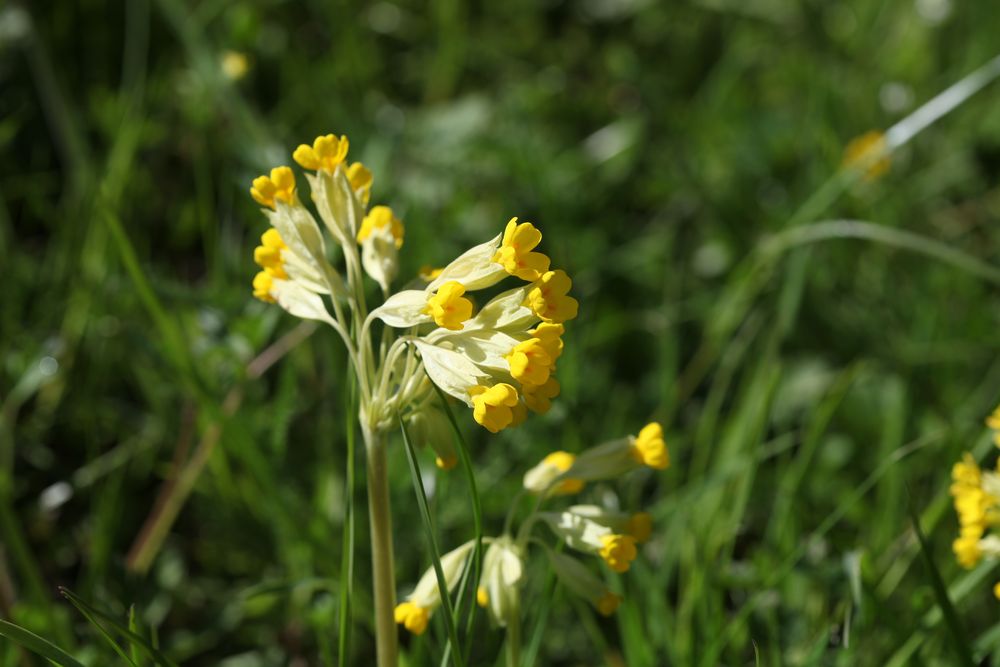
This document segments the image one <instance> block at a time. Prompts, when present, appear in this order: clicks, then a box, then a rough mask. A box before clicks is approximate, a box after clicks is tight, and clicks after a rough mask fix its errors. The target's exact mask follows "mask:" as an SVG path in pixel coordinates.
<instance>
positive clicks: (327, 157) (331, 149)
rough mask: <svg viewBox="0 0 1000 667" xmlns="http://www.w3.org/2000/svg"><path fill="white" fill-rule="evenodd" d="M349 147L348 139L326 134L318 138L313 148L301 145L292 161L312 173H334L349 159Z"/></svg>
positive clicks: (293, 154) (293, 155)
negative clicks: (321, 170) (322, 171)
mask: <svg viewBox="0 0 1000 667" xmlns="http://www.w3.org/2000/svg"><path fill="white" fill-rule="evenodd" d="M349 146H350V143H349V142H348V141H347V137H344V136H341V137H340V138H338V137H337V136H336V135H333V134H326V135H323V136H320V137H316V139H315V140H314V141H313V145H312V146H309V145H308V144H300V145H299V147H298V148H296V149H295V152H294V153H292V159H294V160H295V161H296V162H298V163H299V164H300V165H302V167H303V168H304V169H310V170H312V171H318V170H320V169H324V170H326V171H331V172H332V171H333V170H334V169H336V168H337V166H338V165H340V164H341V163H342V162H343V161H344V159H346V158H347V149H348V147H349Z"/></svg>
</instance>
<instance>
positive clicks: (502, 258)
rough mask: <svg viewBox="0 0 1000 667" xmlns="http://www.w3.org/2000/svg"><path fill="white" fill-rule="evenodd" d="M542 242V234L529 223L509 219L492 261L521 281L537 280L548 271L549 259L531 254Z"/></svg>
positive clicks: (534, 253) (540, 254)
mask: <svg viewBox="0 0 1000 667" xmlns="http://www.w3.org/2000/svg"><path fill="white" fill-rule="evenodd" d="M541 242H542V233H541V232H540V231H538V229H537V228H536V227H535V226H534V225H533V224H531V223H530V222H524V223H521V224H518V223H517V218H511V219H510V222H508V223H507V228H506V229H505V230H504V232H503V240H502V241H501V242H500V249H499V250H497V251H496V254H494V255H493V261H494V262H497V263H498V264H501V265H502V266H503V268H504V270H505V271H506V272H507V273H509V274H510V275H512V276H517V277H518V278H520V279H522V280H529V281H531V280H537V279H538V277H539V276H540V275H542V274H543V273H545V272H546V271H548V270H549V258H548V257H547V256H546V255H543V254H542V253H540V252H532V251H533V250H534V249H535V247H537V246H538V244H539V243H541Z"/></svg>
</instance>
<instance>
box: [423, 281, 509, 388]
mask: <svg viewBox="0 0 1000 667" xmlns="http://www.w3.org/2000/svg"><path fill="white" fill-rule="evenodd" d="M463 294H465V287H464V286H463V285H462V283H459V282H455V281H452V282H450V283H445V284H444V285H441V287H440V288H438V291H437V294H435V295H434V296H432V297H431V298H429V299H427V306H426V307H425V308H424V312H425V313H426V314H428V315H430V316H431V317H433V318H434V321H435V322H436V323H437V325H438V326H439V327H444V328H445V329H450V330H451V331H458V330H460V329H462V328H463V326H464V325H463V324H462V323H463V322H465V321H466V320H468V319H469V318H470V317H472V302H471V301H469V300H468V299H466V298H465V297H464V296H462V295H463ZM508 386H509V385H508Z"/></svg>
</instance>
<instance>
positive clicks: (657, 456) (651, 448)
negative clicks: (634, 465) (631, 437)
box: [632, 422, 670, 470]
mask: <svg viewBox="0 0 1000 667" xmlns="http://www.w3.org/2000/svg"><path fill="white" fill-rule="evenodd" d="M632 454H633V456H635V458H636V459H637V460H638V461H639V462H640V463H642V464H643V465H647V466H649V467H650V468H653V469H655V470H663V469H664V468H666V467H667V466H669V465H670V454H669V452H668V451H667V445H666V443H665V442H664V441H663V427H662V426H660V425H659V424H658V423H656V422H651V423H649V424H646V425H645V426H644V427H643V428H642V430H641V431H639V435H638V436H636V438H635V442H634V443H632Z"/></svg>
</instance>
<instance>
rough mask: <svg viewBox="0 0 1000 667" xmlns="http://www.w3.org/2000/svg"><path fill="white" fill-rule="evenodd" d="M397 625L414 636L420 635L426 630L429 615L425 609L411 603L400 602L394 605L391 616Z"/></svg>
mask: <svg viewBox="0 0 1000 667" xmlns="http://www.w3.org/2000/svg"><path fill="white" fill-rule="evenodd" d="M393 615H394V616H395V618H396V622H397V623H401V624H402V625H403V627H405V628H406V629H407V630H409V631H410V632H412V633H413V634H415V635H422V634H424V631H425V630H427V622H428V621H429V620H430V613H429V612H428V610H427V609H425V608H423V607H421V606H418V605H416V604H414V603H412V602H400V603H399V604H398V605H396V610H395V612H394V614H393Z"/></svg>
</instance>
